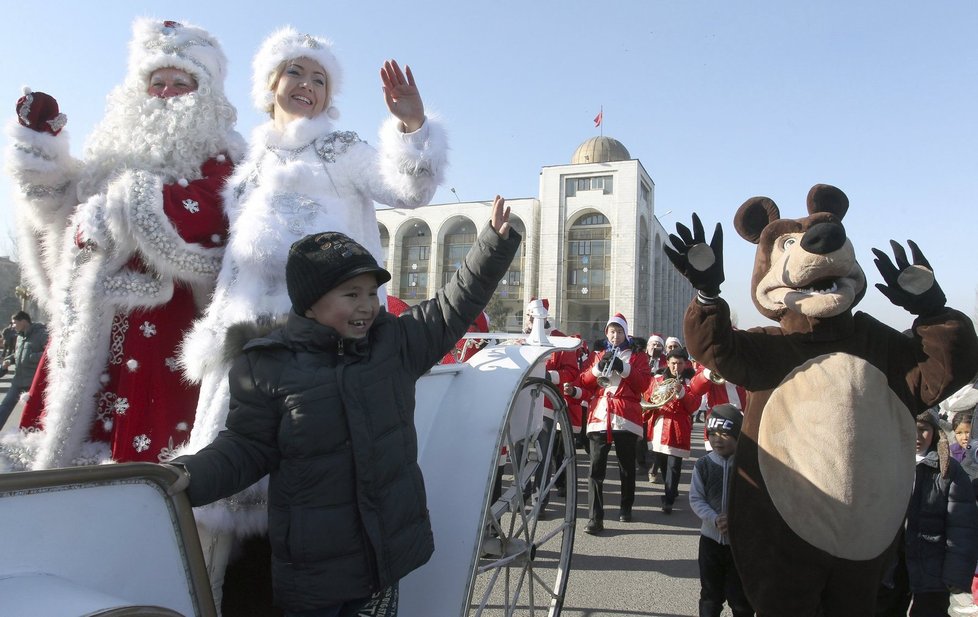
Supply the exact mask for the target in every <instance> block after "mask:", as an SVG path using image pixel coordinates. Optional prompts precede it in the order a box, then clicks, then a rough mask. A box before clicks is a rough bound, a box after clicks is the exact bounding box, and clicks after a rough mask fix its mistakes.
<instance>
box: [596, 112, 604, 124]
mask: <svg viewBox="0 0 978 617" xmlns="http://www.w3.org/2000/svg"><path fill="white" fill-rule="evenodd" d="M603 118H604V110H603V109H602V110H601V111H599V112H598V115H596V116H595V117H594V126H595V128H597V127H599V126H601V120H602V119H603Z"/></svg>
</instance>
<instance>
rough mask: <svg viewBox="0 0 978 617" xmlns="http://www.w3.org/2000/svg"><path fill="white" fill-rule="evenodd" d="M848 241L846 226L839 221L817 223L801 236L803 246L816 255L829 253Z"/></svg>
mask: <svg viewBox="0 0 978 617" xmlns="http://www.w3.org/2000/svg"><path fill="white" fill-rule="evenodd" d="M845 243H846V228H845V227H843V226H842V225H840V224H839V223H816V224H815V225H812V226H811V227H809V228H808V231H806V232H805V235H804V236H802V238H801V248H803V249H805V250H806V251H808V252H809V253H815V254H816V255H828V254H829V253H831V252H832V251H837V250H839V249H840V248H842V245H843V244H845Z"/></svg>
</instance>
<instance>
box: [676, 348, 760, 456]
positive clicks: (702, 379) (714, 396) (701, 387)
mask: <svg viewBox="0 0 978 617" xmlns="http://www.w3.org/2000/svg"><path fill="white" fill-rule="evenodd" d="M700 366H702V365H700ZM709 370H710V369H708V368H705V367H703V370H701V371H699V372H698V373H696V375H695V376H694V377H693V378H692V379H691V380H690V382H689V387H690V389H691V390H692V391H693V392H694V393H697V394H699V395H700V396H701V397H703V399H705V401H706V419H707V420H709V419H710V410H712V409H713V408H714V407H716V406H717V405H725V404H727V403H730V404H733V405H736V406H737V407H739V408H740V410H741V411H743V410H744V409H746V408H747V390H745V389H744V388H743V387H742V386H738V385H736V384H732V383H730V382H729V381H725V382H723V383H721V384H718V383H714V382H713V381H711V380H710V373H709ZM706 425H707V422H704V423H703V441H704V442H705V445H706V449H707V451H709V450H712V449H713V447H712V446H711V445H710V440H709V439H708V438H707V434H706Z"/></svg>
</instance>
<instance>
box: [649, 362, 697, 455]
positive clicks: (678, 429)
mask: <svg viewBox="0 0 978 617" xmlns="http://www.w3.org/2000/svg"><path fill="white" fill-rule="evenodd" d="M668 378H669V375H657V376H655V377H654V378H653V379H652V383H651V384H650V385H649V387H648V390H647V391H646V392H645V397H646V399H648V398H649V397H650V396H651V395H652V393H653V392H654V391H655V388H656V386H658V385H659V384H661V383H662V382H663V381H665V380H666V379H668ZM681 381H682V380H681ZM702 397H703V395H702V393H701V394H695V393H694V392H692V391H691V389H690V387H689V384H688V383H687V382H685V381H684V382H683V386H682V391H681V392H680V394H679V396H678V397H677V398H674V399H673V400H671V401H669V402H668V403H666V404H665V405H663V406H662V407H659V408H658V409H656V410H655V411H654V412H653V414H652V419H651V420H650V421H649V424H648V433H647V435H646V439H647V440H648V442H649V449H651V450H652V451H653V452H660V453H662V454H670V455H672V456H682V457H685V456H689V449H690V443H691V441H692V434H693V418H692V414H693V413H695V412H696V410H697V409H699V406H700V399H701V398H702Z"/></svg>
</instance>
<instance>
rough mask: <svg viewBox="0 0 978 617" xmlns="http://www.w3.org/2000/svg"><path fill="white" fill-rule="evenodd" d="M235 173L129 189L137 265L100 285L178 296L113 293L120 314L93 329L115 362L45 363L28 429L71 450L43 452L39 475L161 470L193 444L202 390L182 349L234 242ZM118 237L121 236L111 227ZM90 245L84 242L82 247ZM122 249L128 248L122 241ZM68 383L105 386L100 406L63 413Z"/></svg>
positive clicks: (67, 323)
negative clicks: (87, 469) (139, 467)
mask: <svg viewBox="0 0 978 617" xmlns="http://www.w3.org/2000/svg"><path fill="white" fill-rule="evenodd" d="M232 168H233V165H232V163H231V162H230V161H229V160H228V159H227V158H226V157H225V156H220V157H217V158H214V159H210V160H208V161H206V162H205V163H204V164H203V165H202V166H201V178H200V179H199V180H194V181H190V182H181V183H173V184H167V185H162V184H161V183H159V182H158V181H156V184H155V185H154V183H153V180H152V178H149V179H147V178H146V177H135V178H134V179H131V180H130V179H124V181H125V182H124V187H125V189H126V190H128V191H129V192H130V196H131V197H132V199H131V211H130V212H128V213H127V215H126V216H128V217H129V221H128V225H127V226H126V228H125V229H126V231H128V232H129V233H131V234H132V236H131V237H130V238H127V239H126V240H127V241H128V242H127V244H128V246H126V245H125V244H123V247H124V248H126V249H128V250H129V251H130V253H129V255H130V256H129V258H128V260H127V261H126V262H125V264H123V265H122V266H121V267H119V268H118V270H117V271H114V272H109V273H108V274H105V273H101V274H98V275H97V276H99V277H102V276H105V277H106V278H108V279H112V280H130V279H135V280H136V281H137V285H138V281H139V280H147V279H153V278H157V277H160V275H162V276H163V278H164V279H165V280H169V281H172V283H171V288H167V286H166V284H163V285H162V286H161V287H162V290H161V291H160V292H159V293H156V294H153V293H148V294H145V295H143V296H141V295H140V293H141V292H142V291H143V290H142V289H140V288H139V287H136V286H133V287H129V288H123V289H120V290H119V291H117V292H115V293H113V292H111V291H108V292H106V295H107V296H108V297H106V298H105V299H104V300H103V302H104V303H105V305H106V306H107V307H114V308H113V310H112V313H111V314H109V313H105V316H104V317H95V318H93V319H92V322H93V323H95V322H99V321H102V320H111V323H110V324H109V325H108V327H105V326H104V322H103V325H102V326H101V327H100V328H99V332H100V333H101V334H102V336H94V337H93V338H92V340H91V341H90V344H91V345H94V346H101V347H102V348H103V349H101V350H99V351H96V352H95V354H94V356H95V357H99V358H101V357H106V356H107V357H106V361H105V362H96V363H93V364H92V365H90V366H87V367H85V366H79V364H80V363H75V364H74V365H71V364H69V366H71V367H72V368H71V370H59V369H58V368H57V367H52V366H51V364H50V362H45V364H44V366H43V367H41V368H39V372H41V371H43V373H42V374H41V375H40V376H39V378H38V379H37V380H36V384H35V386H34V387H32V395H31V396H30V398H29V399H28V401H27V403H26V406H25V409H24V415H23V416H22V418H21V427H22V428H31V427H33V428H38V427H39V426H43V428H44V433H46V434H50V436H49V438H48V440H47V441H49V442H54V443H56V444H58V445H61V444H64V445H65V446H66V447H60V448H46V447H45V446H44V445H43V444H42V446H41V451H40V453H39V464H38V465H37V466H38V467H54V466H63V465H69V464H74V463H79V462H82V463H90V462H95V461H96V460H104V459H105V458H106V457H107V458H110V459H111V460H113V461H116V462H134V461H147V462H160V461H163V460H167V459H168V458H169V457H170V454H171V453H172V451H173V449H174V448H175V447H176V446H177V445H179V444H180V443H182V442H184V441H186V439H187V438H188V436H189V435H190V429H191V428H192V424H193V419H194V411H195V409H196V405H197V394H198V390H197V388H196V387H192V386H190V385H188V384H187V382H186V380H184V379H183V378H182V374H181V371H180V366H179V365H178V363H177V355H178V351H177V348H178V346H179V344H180V342H181V340H182V339H183V336H184V334H185V332H186V331H187V330H188V329H189V328H190V325H191V323H192V322H193V320H194V319H195V318H197V317H198V316H199V314H200V310H199V305H200V303H201V302H202V301H204V300H206V297H198V296H200V295H201V294H200V289H201V283H202V282H204V279H208V278H209V279H210V281H211V283H212V282H213V277H214V276H216V268H217V267H219V265H220V258H219V254H216V257H215V256H214V254H212V253H208V252H207V251H213V250H214V249H215V247H219V246H222V245H223V244H224V242H225V240H226V238H227V227H228V223H227V218H226V216H225V214H224V208H223V205H222V200H221V197H220V190H221V188H222V186H223V184H224V182H225V179H226V178H227V177H228V176H229V175H230V173H231V170H232ZM127 173H128V172H127ZM147 189H149V190H147ZM112 231H115V229H113V228H112V227H111V225H110V232H112ZM85 239H86V238H85V237H84V233H83V232H82V233H80V234H79V237H78V241H79V244H83V242H84V240H85ZM113 239H114V241H115V242H116V243H117V244H121V243H120V242H119V238H113ZM79 248H80V249H81V251H82V252H84V251H85V250H86V249H85V248H83V247H82V246H80V247H79ZM95 250H96V251H97V250H98V248H96V249H95ZM212 262H213V263H212ZM108 269H109V268H108V267H107V268H105V270H106V271H108ZM212 270H213V272H212ZM72 275H73V276H75V273H74V271H73V272H72ZM77 276H81V277H84V276H87V274H85V273H79V274H78V275H77ZM205 285H206V283H205ZM133 289H135V291H133ZM171 289H172V290H171ZM167 292H169V293H167ZM167 296H169V297H168V298H167ZM81 319H85V317H84V316H81V317H79V320H81ZM60 325H61V328H60V332H56V333H54V334H53V336H63V335H65V334H66V333H69V332H70V331H71V329H72V327H73V326H74V325H75V321H74V320H72V319H71V315H68V316H66V317H64V318H62V321H61V324H60ZM65 338H67V337H65ZM52 344H56V345H57V344H60V349H61V350H62V353H66V354H72V353H74V352H75V351H76V348H75V345H76V344H77V342H76V341H65V340H62V341H60V343H59V342H56V341H53V342H52ZM105 351H107V354H106V353H105ZM66 380H67V381H77V382H84V381H91V382H93V383H96V384H99V385H98V386H96V390H97V391H96V393H95V395H94V400H85V401H84V402H83V403H82V404H81V405H78V406H77V409H75V410H72V411H71V412H66V410H63V409H60V408H59V407H58V403H57V401H56V400H55V399H62V398H64V397H62V396H53V395H52V394H51V393H52V392H53V391H55V389H56V388H58V385H59V384H58V382H63V381H66ZM41 387H44V390H43V392H44V394H41V392H42V390H41ZM76 390H77V391H83V390H84V388H83V387H82V386H79V387H78V388H76ZM57 391H58V392H61V391H63V388H62V389H59V390H57ZM86 398H87V397H86ZM52 405H54V407H52ZM79 421H80V422H86V423H87V426H88V427H89V429H88V430H89V434H88V439H87V440H83V439H81V438H79V437H71V435H70V433H72V432H74V431H72V430H71V427H70V424H71V423H73V422H79ZM84 441H88V442H89V443H87V444H86V443H84ZM99 444H102V445H101V446H100V445H99Z"/></svg>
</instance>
